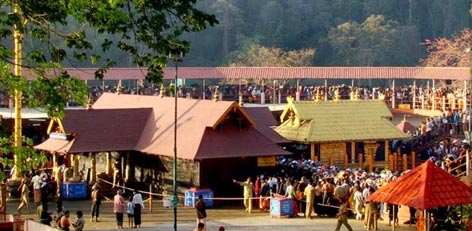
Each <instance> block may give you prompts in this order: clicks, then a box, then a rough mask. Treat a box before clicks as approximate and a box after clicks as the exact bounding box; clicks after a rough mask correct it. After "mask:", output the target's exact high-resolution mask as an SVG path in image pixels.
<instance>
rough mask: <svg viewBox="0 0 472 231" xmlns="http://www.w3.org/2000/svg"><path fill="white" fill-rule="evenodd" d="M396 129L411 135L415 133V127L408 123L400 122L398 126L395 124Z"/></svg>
mask: <svg viewBox="0 0 472 231" xmlns="http://www.w3.org/2000/svg"><path fill="white" fill-rule="evenodd" d="M397 128H398V129H400V130H402V131H403V132H408V131H409V132H410V134H413V133H415V131H416V127H415V126H414V125H413V124H411V123H410V122H408V121H402V122H400V123H399V124H397Z"/></svg>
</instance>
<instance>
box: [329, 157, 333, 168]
mask: <svg viewBox="0 0 472 231" xmlns="http://www.w3.org/2000/svg"><path fill="white" fill-rule="evenodd" d="M333 165H334V157H333V155H330V156H329V166H333Z"/></svg>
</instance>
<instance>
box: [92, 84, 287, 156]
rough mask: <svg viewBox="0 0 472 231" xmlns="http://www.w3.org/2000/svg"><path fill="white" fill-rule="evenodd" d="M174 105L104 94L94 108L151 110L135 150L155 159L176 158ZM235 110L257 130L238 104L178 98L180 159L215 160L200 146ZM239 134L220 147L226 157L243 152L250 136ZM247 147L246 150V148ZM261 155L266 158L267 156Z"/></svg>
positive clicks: (166, 100)
mask: <svg viewBox="0 0 472 231" xmlns="http://www.w3.org/2000/svg"><path fill="white" fill-rule="evenodd" d="M174 103H175V99H174V98H171V97H157V96H142V95H125V94H122V95H117V94H110V93H105V94H103V95H102V96H100V98H98V100H97V101H96V102H95V103H94V104H93V108H94V109H100V108H101V109H105V108H139V107H152V108H153V112H152V113H151V115H150V116H149V118H148V120H147V123H146V126H145V127H144V129H143V131H142V134H141V137H140V139H139V142H138V143H137V145H136V147H135V150H137V151H140V152H143V153H148V154H154V155H164V156H173V153H174V149H173V148H174V147H173V143H174V113H175V111H174V109H175V105H174ZM234 110H236V111H237V110H239V111H240V112H241V114H242V115H243V117H244V119H245V120H246V121H247V123H248V124H249V125H250V126H254V122H253V121H252V119H251V118H250V117H249V115H248V114H247V113H246V111H244V110H241V108H240V107H239V105H238V104H237V103H236V102H229V101H218V102H213V101H211V100H194V99H184V98H179V99H178V100H177V156H178V157H179V158H183V159H190V160H193V159H195V158H201V159H203V158H216V157H212V155H210V154H204V153H202V152H200V151H199V150H200V145H201V143H202V142H204V140H205V139H206V138H205V136H206V135H209V136H211V134H212V133H211V131H210V130H208V129H209V128H211V129H212V130H214V129H217V125H219V123H220V122H221V121H223V120H224V119H225V117H226V116H227V115H228V113H229V112H230V111H234ZM224 127H226V126H224ZM239 134H240V135H241V134H244V135H242V136H241V137H239V136H231V135H228V136H231V137H232V139H233V140H231V142H227V143H220V144H222V145H224V144H227V145H228V146H227V148H226V149H224V150H223V153H233V152H234V153H238V151H240V149H244V148H241V145H245V144H244V143H240V142H239V143H238V139H245V137H244V136H245V135H248V133H247V132H246V133H241V132H240V133H239ZM251 134H253V135H254V136H255V137H253V138H254V139H256V140H257V139H262V138H261V137H260V136H263V135H262V134H260V133H258V132H257V133H255V132H253V133H251ZM207 138H208V137H207ZM264 138H265V137H264ZM265 139H267V138H265ZM218 142H226V140H225V138H224V137H221V139H220V141H218ZM235 142H236V143H238V144H239V145H237V146H232V144H233V143H235ZM260 145H261V147H260V150H264V149H267V150H273V148H278V146H277V145H276V144H275V143H270V144H268V143H267V142H264V143H262V144H260ZM244 147H245V148H246V146H244ZM215 150H217V149H215ZM277 150H278V149H277ZM220 154H221V153H220ZM220 154H218V155H220ZM259 154H262V155H263V154H264V153H259ZM259 154H258V155H256V152H251V155H252V156H259ZM271 154H272V155H277V154H288V153H287V152H285V151H283V150H282V149H280V153H271ZM218 157H220V156H218Z"/></svg>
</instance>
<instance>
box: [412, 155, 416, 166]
mask: <svg viewBox="0 0 472 231" xmlns="http://www.w3.org/2000/svg"><path fill="white" fill-rule="evenodd" d="M415 161H416V153H415V152H411V169H413V168H414V167H415V166H416V163H415Z"/></svg>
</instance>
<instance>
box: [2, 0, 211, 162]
mask: <svg viewBox="0 0 472 231" xmlns="http://www.w3.org/2000/svg"><path fill="white" fill-rule="evenodd" d="M196 1H197V0H162V1H153V0H98V1H87V0H76V1H67V0H57V1H48V0H13V1H10V0H0V6H1V10H0V41H2V42H5V41H12V40H13V41H14V46H13V49H12V48H11V46H6V45H4V43H1V44H3V45H0V61H4V62H7V63H10V64H13V65H14V77H15V78H17V79H18V81H17V82H18V83H22V82H24V81H23V79H24V74H23V72H22V68H23V67H27V68H29V69H30V70H31V71H30V77H33V78H35V79H34V81H33V82H32V84H31V85H30V86H29V87H30V88H32V89H33V91H32V95H31V97H28V98H27V99H33V100H32V101H31V102H32V103H31V104H32V105H36V106H43V107H45V108H46V109H47V112H48V115H50V116H59V117H60V116H62V115H63V108H64V107H65V105H66V104H65V103H64V98H67V99H68V98H69V97H76V98H77V99H76V100H77V101H78V102H80V101H83V99H84V97H83V95H84V94H85V90H84V89H85V88H84V87H83V86H84V85H83V82H80V81H78V80H76V79H74V78H71V77H70V76H69V75H68V74H67V73H65V72H64V71H62V69H61V65H62V63H63V62H64V60H67V59H75V60H79V61H85V60H88V61H90V63H91V64H92V65H93V64H97V63H99V64H101V65H100V66H99V68H98V70H97V71H96V72H95V75H96V77H97V78H102V77H103V75H104V73H105V72H106V70H107V68H109V67H111V66H113V65H114V64H115V63H116V61H115V60H114V59H113V58H107V59H106V60H104V61H103V60H101V55H100V54H103V53H106V52H108V51H110V48H111V47H116V48H118V49H119V50H122V51H124V52H126V53H128V54H129V55H130V56H131V57H132V58H133V62H134V63H135V64H136V65H137V66H145V67H147V69H148V73H147V75H146V78H147V80H148V81H150V82H152V83H158V82H160V81H161V77H162V67H163V66H165V65H166V63H167V56H168V54H169V53H170V52H176V51H177V52H182V53H186V52H188V50H189V43H188V41H185V40H183V39H182V38H181V36H182V35H183V34H185V33H187V32H195V31H201V30H203V29H205V28H206V27H207V26H208V25H214V24H215V23H217V20H216V17H215V16H213V15H209V14H206V13H205V12H203V11H200V10H198V9H197V8H195V3H196ZM71 21H72V22H74V23H75V25H80V27H73V26H71V27H69V26H68V25H69V23H71ZM85 28H93V29H94V31H95V32H96V33H97V34H99V35H102V34H108V35H118V36H119V39H118V40H110V39H108V37H93V38H90V37H87V33H86V29H85ZM11 37H13V38H11ZM100 38H101V39H103V40H102V41H100V42H99V47H94V46H93V45H94V43H92V42H91V40H95V41H96V40H97V39H100ZM27 40H28V41H29V42H30V44H34V45H35V46H31V47H30V49H29V50H23V43H24V42H25V41H27ZM87 51H92V52H93V53H92V54H91V55H89V54H88V53H87ZM23 57H25V60H23ZM81 84H82V85H81ZM21 86H22V84H17V85H11V86H10V87H12V88H11V90H13V91H14V94H10V95H14V98H15V131H14V133H15V135H14V140H15V145H16V146H17V147H18V146H20V145H21V144H22V142H21V137H22V136H21V127H22V126H21V117H20V116H19V115H21V107H22V95H23V94H22V93H23V91H22V89H21ZM75 91H77V93H74V92H75ZM69 93H71V94H69ZM35 96H39V97H41V96H45V97H44V98H42V99H40V100H34V98H35ZM19 163H20V160H18V159H15V164H16V165H17V164H19Z"/></svg>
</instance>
